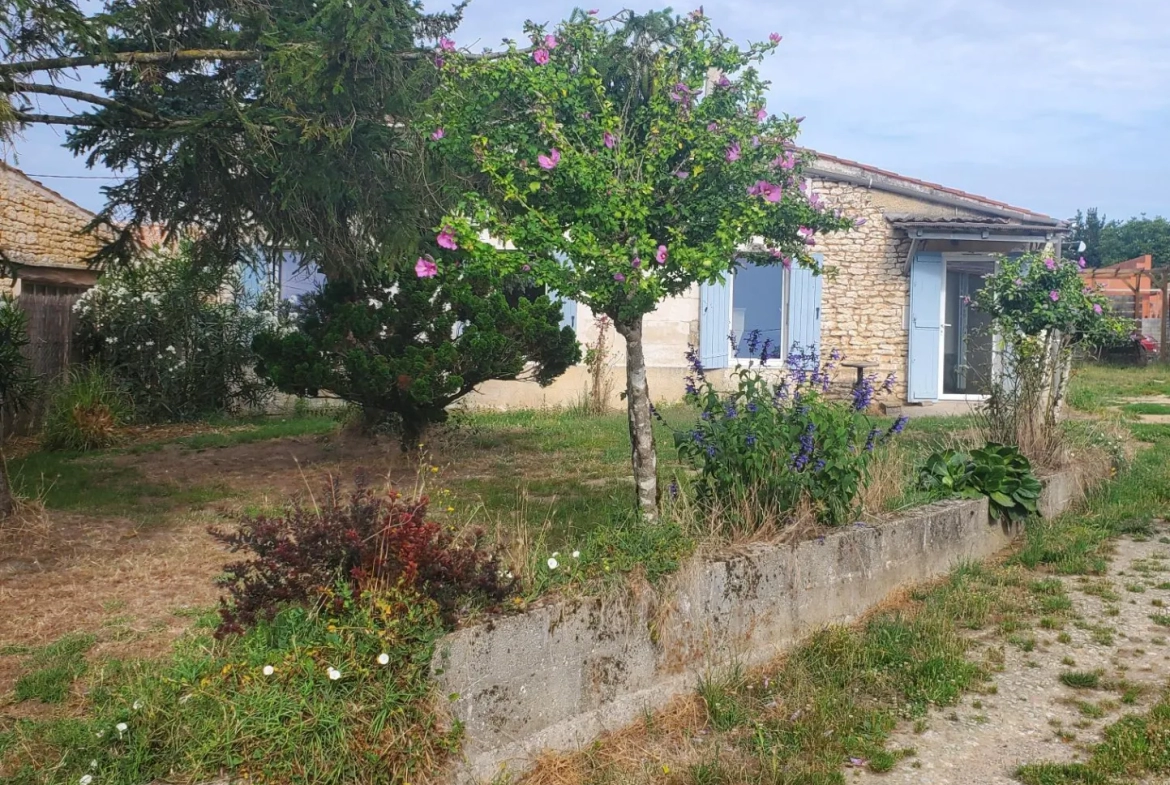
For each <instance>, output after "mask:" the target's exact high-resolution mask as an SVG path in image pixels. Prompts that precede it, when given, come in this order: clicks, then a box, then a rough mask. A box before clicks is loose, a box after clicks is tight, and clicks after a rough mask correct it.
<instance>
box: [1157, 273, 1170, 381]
mask: <svg viewBox="0 0 1170 785" xmlns="http://www.w3.org/2000/svg"><path fill="white" fill-rule="evenodd" d="M1168 343H1170V267H1163V268H1162V337H1161V340H1160V341H1159V342H1158V360H1159V361H1160V362H1161V364H1162V365H1170V346H1167V344H1168Z"/></svg>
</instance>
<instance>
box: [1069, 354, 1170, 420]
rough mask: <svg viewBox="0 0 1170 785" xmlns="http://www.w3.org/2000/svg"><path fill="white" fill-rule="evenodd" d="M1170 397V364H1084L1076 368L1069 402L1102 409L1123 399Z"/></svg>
mask: <svg viewBox="0 0 1170 785" xmlns="http://www.w3.org/2000/svg"><path fill="white" fill-rule="evenodd" d="M1153 395H1162V396H1170V366H1167V365H1150V366H1147V367H1145V368H1131V367H1119V366H1113V365H1104V364H1100V363H1084V364H1081V365H1078V366H1077V367H1076V368H1075V369H1074V371H1073V377H1072V382H1071V384H1070V385H1069V392H1068V401H1069V404H1070V405H1071V406H1072V407H1073V408H1074V409H1080V410H1081V411H1085V412H1100V411H1102V410H1104V409H1106V408H1108V407H1110V406H1114V405H1116V404H1117V403H1118V402H1119V400H1120V399H1121V398H1136V397H1139V396H1153Z"/></svg>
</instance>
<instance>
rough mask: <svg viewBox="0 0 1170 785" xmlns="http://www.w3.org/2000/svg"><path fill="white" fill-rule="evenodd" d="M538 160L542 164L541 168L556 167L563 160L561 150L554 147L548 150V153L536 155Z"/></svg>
mask: <svg viewBox="0 0 1170 785" xmlns="http://www.w3.org/2000/svg"><path fill="white" fill-rule="evenodd" d="M536 162H537V163H538V164H540V168H541V169H555V168H556V167H557V164H559V163H560V162H561V151H560V150H558V149H556V148H555V147H554V148H553V149H551V150H549V151H548V155H544V154H543V153H542V154H541V155H538V156H536Z"/></svg>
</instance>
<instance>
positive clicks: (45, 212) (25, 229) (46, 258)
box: [0, 164, 100, 285]
mask: <svg viewBox="0 0 1170 785" xmlns="http://www.w3.org/2000/svg"><path fill="white" fill-rule="evenodd" d="M92 219H93V213H91V212H89V211H88V210H85V209H84V208H82V207H80V206H78V205H76V204H74V203H73V202H71V201H69V200H68V199H66V198H65V197H63V196H61V195H60V194H58V193H55V192H54V191H52V190H50V189H48V188H46V187H44V186H43V185H41V184H39V183H37V182H34V181H33V180H30V179H29V178H28V177H26V176H24V175H23V174H21V173H20V172H18V171H17V170H15V169H12V168H11V167H9V166H5V165H3V164H0V250H3V252H4V254H5V255H6V256H7V257H8V258H9V259H10V260H12V261H13V262H16V263H18V264H28V265H37V266H42V267H71V268H85V267H86V264H85V261H84V260H85V259H86V258H87V257H89V256H91V255H92V254H93V253H94V252H95V251H97V250H98V248H99V247H100V241H99V240H98V239H97V238H95V237H93V236H92V235H89V234H85V233H83V232H82V230H83V229H84V227H85V225H86V224H87V223H89V221H90V220H92ZM0 285H3V284H0Z"/></svg>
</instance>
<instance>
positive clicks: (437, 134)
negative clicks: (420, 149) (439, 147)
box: [431, 128, 447, 142]
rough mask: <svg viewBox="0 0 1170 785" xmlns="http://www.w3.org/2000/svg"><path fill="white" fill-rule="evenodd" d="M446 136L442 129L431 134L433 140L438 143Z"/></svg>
mask: <svg viewBox="0 0 1170 785" xmlns="http://www.w3.org/2000/svg"><path fill="white" fill-rule="evenodd" d="M446 135H447V132H446V131H444V130H443V129H442V128H436V129H435V130H434V132H432V133H431V140H432V141H435V142H437V141H439V140H440V139H442V138H443V137H444V136H446Z"/></svg>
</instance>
